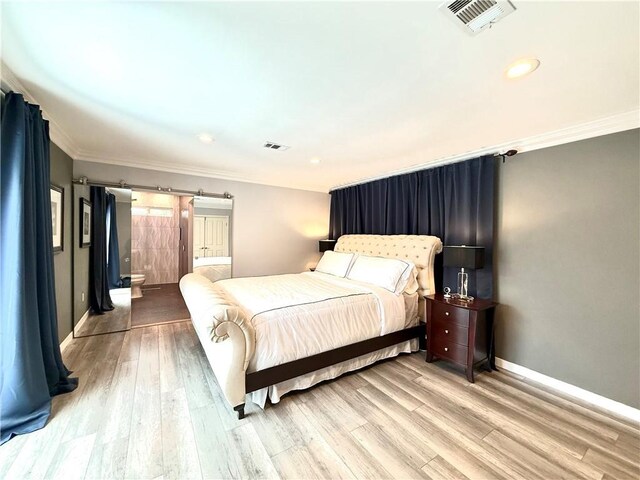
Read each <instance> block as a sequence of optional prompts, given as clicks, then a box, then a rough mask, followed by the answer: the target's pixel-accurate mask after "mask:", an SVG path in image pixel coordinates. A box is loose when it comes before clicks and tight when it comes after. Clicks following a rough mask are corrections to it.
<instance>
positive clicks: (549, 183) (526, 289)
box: [495, 130, 640, 408]
mask: <svg viewBox="0 0 640 480" xmlns="http://www.w3.org/2000/svg"><path fill="white" fill-rule="evenodd" d="M639 178H640V130H630V131H626V132H621V133H616V134H612V135H606V136H601V137H596V138H591V139H588V140H583V141H580V142H575V143H569V144H566V145H561V146H557V147H552V148H545V149H542V150H537V151H533V152H529V153H524V154H521V155H518V156H516V157H513V158H510V159H507V162H506V163H505V164H501V165H500V167H499V182H498V184H499V193H498V212H497V213H498V216H497V219H498V222H497V230H498V232H497V238H498V245H497V248H496V262H495V266H496V269H497V277H496V278H497V279H498V282H497V283H498V289H499V291H498V295H497V300H498V301H500V303H501V305H500V307H499V308H498V317H497V318H498V323H497V332H496V334H497V355H498V356H499V357H501V358H503V359H505V360H507V361H510V362H513V363H516V364H518V365H522V366H524V367H527V368H530V369H532V370H535V371H537V372H540V373H543V374H545V375H548V376H550V377H553V378H556V379H559V380H562V381H565V382H568V383H570V384H572V385H576V386H578V387H581V388H584V389H586V390H589V391H591V392H595V393H598V394H600V395H603V396H605V397H607V398H611V399H613V400H617V401H619V402H622V403H624V404H627V405H630V406H632V407H635V408H639V407H640V300H639V298H640V297H639V293H640V182H639Z"/></svg>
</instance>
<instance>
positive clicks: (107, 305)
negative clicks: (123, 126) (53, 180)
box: [73, 185, 131, 337]
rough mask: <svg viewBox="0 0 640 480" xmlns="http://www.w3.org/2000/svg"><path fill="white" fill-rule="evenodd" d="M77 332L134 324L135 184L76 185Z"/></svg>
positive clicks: (113, 329)
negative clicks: (133, 197) (132, 291)
mask: <svg viewBox="0 0 640 480" xmlns="http://www.w3.org/2000/svg"><path fill="white" fill-rule="evenodd" d="M73 196H74V199H73V209H74V215H73V234H74V238H73V265H74V268H73V336H74V337H86V336H90V335H99V334H103V333H111V332H119V331H123V330H128V329H130V328H131V190H129V189H126V188H111V187H100V186H88V185H74V189H73Z"/></svg>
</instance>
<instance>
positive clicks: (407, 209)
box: [329, 156, 495, 298]
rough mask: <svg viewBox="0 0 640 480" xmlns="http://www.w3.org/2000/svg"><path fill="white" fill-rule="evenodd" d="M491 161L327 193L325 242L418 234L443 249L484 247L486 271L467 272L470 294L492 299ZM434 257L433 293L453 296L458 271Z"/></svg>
mask: <svg viewBox="0 0 640 480" xmlns="http://www.w3.org/2000/svg"><path fill="white" fill-rule="evenodd" d="M494 175H495V158H494V157H492V156H485V157H480V158H476V159H473V160H468V161H466V162H459V163H454V164H450V165H444V166H441V167H436V168H431V169H427V170H421V171H418V172H412V173H407V174H405V175H397V176H395V177H389V178H384V179H382V180H376V181H374V182H368V183H364V184H361V185H355V186H353V187H347V188H343V189H340V190H334V191H332V192H331V217H330V230H329V238H333V239H337V238H338V237H339V236H340V235H345V234H349V233H368V234H382V235H394V234H418V235H435V236H436V237H440V239H441V240H442V243H443V244H444V245H479V246H483V247H485V267H484V268H483V269H481V270H475V271H469V292H470V294H471V295H474V296H478V297H480V298H492V297H493V268H492V265H493V230H494V200H495V190H494ZM441 257H442V256H441V255H438V256H437V257H436V265H435V272H434V274H435V281H436V288H437V289H438V290H439V291H441V290H442V287H443V286H450V287H451V288H452V289H453V290H454V291H455V287H456V281H457V273H458V270H457V269H453V268H446V269H443V268H442V258H441Z"/></svg>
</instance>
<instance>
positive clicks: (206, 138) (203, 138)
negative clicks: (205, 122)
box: [198, 133, 213, 143]
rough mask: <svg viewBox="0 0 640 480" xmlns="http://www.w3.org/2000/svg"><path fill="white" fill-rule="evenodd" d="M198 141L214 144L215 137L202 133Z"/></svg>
mask: <svg viewBox="0 0 640 480" xmlns="http://www.w3.org/2000/svg"><path fill="white" fill-rule="evenodd" d="M198 140H200V141H201V142H202V143H213V137H212V136H211V135H209V134H208V133H201V134H200V135H198Z"/></svg>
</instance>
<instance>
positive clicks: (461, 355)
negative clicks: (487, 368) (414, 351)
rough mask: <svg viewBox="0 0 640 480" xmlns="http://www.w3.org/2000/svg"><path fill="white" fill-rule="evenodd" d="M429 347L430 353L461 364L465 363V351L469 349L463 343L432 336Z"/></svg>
mask: <svg viewBox="0 0 640 480" xmlns="http://www.w3.org/2000/svg"><path fill="white" fill-rule="evenodd" d="M431 347H432V352H431V353H433V354H434V355H436V356H437V357H441V358H446V359H447V360H451V361H452V362H456V363H459V364H461V365H466V364H467V352H468V350H469V349H468V348H467V347H465V346H463V345H458V344H457V343H453V342H447V341H444V340H442V339H440V338H434V339H433V340H432V341H431Z"/></svg>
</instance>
